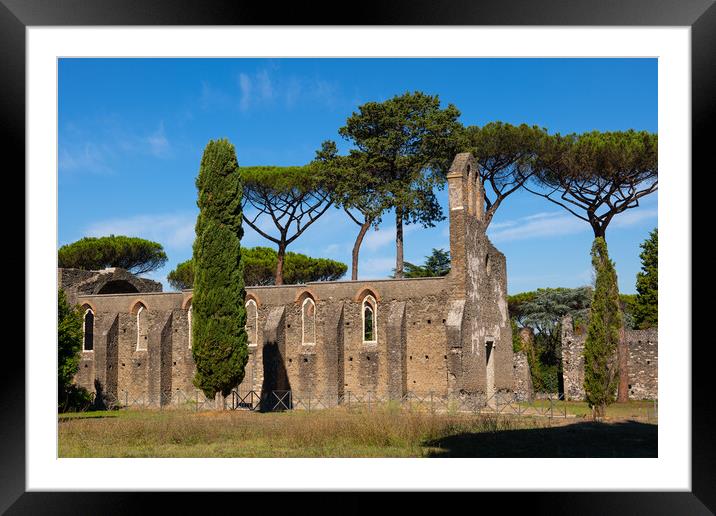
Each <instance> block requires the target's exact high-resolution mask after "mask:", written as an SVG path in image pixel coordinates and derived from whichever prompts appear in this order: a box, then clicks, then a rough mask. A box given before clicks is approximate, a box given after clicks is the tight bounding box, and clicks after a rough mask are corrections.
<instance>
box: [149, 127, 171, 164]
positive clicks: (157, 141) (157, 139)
mask: <svg viewBox="0 0 716 516" xmlns="http://www.w3.org/2000/svg"><path fill="white" fill-rule="evenodd" d="M145 141H146V143H147V145H148V146H149V153H150V154H152V155H154V156H156V157H158V158H161V157H166V156H168V155H169V151H170V146H169V140H167V136H166V134H165V133H164V122H161V123H160V124H159V129H157V130H156V131H155V132H154V133H152V134H150V135H149V136H147V138H146V139H145Z"/></svg>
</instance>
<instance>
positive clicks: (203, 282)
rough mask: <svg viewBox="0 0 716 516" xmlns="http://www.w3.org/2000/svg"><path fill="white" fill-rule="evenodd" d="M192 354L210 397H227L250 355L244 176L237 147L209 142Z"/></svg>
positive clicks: (199, 382) (200, 384)
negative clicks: (244, 258)
mask: <svg viewBox="0 0 716 516" xmlns="http://www.w3.org/2000/svg"><path fill="white" fill-rule="evenodd" d="M196 187H197V189H198V191H199V198H198V200H197V205H198V206H199V216H198V217H197V220H196V240H195V241H194V254H193V260H194V297H193V299H192V353H193V355H194V361H195V362H196V376H195V377H194V385H196V387H197V388H199V389H201V390H202V391H203V392H204V394H205V395H206V396H207V397H208V398H213V397H214V396H215V395H216V393H218V392H220V393H221V394H222V395H223V396H227V395H228V394H229V393H230V392H231V389H232V388H234V387H235V386H236V385H238V384H239V383H241V381H242V380H243V378H244V367H245V366H246V361H247V359H248V348H247V342H248V337H247V335H246V329H245V325H246V308H245V306H244V302H245V297H246V291H245V289H244V279H243V268H242V264H241V237H242V236H243V229H242V228H241V217H242V213H241V194H242V185H241V177H240V174H239V173H238V163H237V160H236V151H235V150H234V146H233V145H232V144H231V143H230V142H229V141H228V140H217V141H213V140H212V141H210V142H209V143H208V144H207V146H206V148H205V149H204V155H203V156H202V158H201V168H200V169H199V176H198V177H197V179H196Z"/></svg>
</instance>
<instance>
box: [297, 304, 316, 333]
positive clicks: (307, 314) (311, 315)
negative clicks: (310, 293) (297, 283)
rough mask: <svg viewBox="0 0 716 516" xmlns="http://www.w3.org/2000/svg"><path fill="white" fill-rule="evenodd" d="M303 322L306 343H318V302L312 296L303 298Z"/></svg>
mask: <svg viewBox="0 0 716 516" xmlns="http://www.w3.org/2000/svg"><path fill="white" fill-rule="evenodd" d="M301 322H302V323H303V337H302V339H303V340H302V342H303V343H304V344H315V343H316V303H315V302H314V301H313V299H311V298H310V297H307V298H306V299H304V300H303V305H301Z"/></svg>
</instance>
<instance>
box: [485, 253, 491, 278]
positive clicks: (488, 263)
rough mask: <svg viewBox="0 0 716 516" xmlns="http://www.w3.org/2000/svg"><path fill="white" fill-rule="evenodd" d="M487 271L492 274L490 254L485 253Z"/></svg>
mask: <svg viewBox="0 0 716 516" xmlns="http://www.w3.org/2000/svg"><path fill="white" fill-rule="evenodd" d="M485 273H486V274H490V255H489V254H486V255H485Z"/></svg>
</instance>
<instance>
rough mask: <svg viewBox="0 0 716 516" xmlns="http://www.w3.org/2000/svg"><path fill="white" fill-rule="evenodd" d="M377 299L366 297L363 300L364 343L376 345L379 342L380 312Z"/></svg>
mask: <svg viewBox="0 0 716 516" xmlns="http://www.w3.org/2000/svg"><path fill="white" fill-rule="evenodd" d="M377 308H378V307H377V304H376V302H375V298H374V297H373V296H370V295H368V296H366V297H365V299H363V310H362V312H363V342H366V343H370V344H375V343H377V342H378V310H377Z"/></svg>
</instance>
